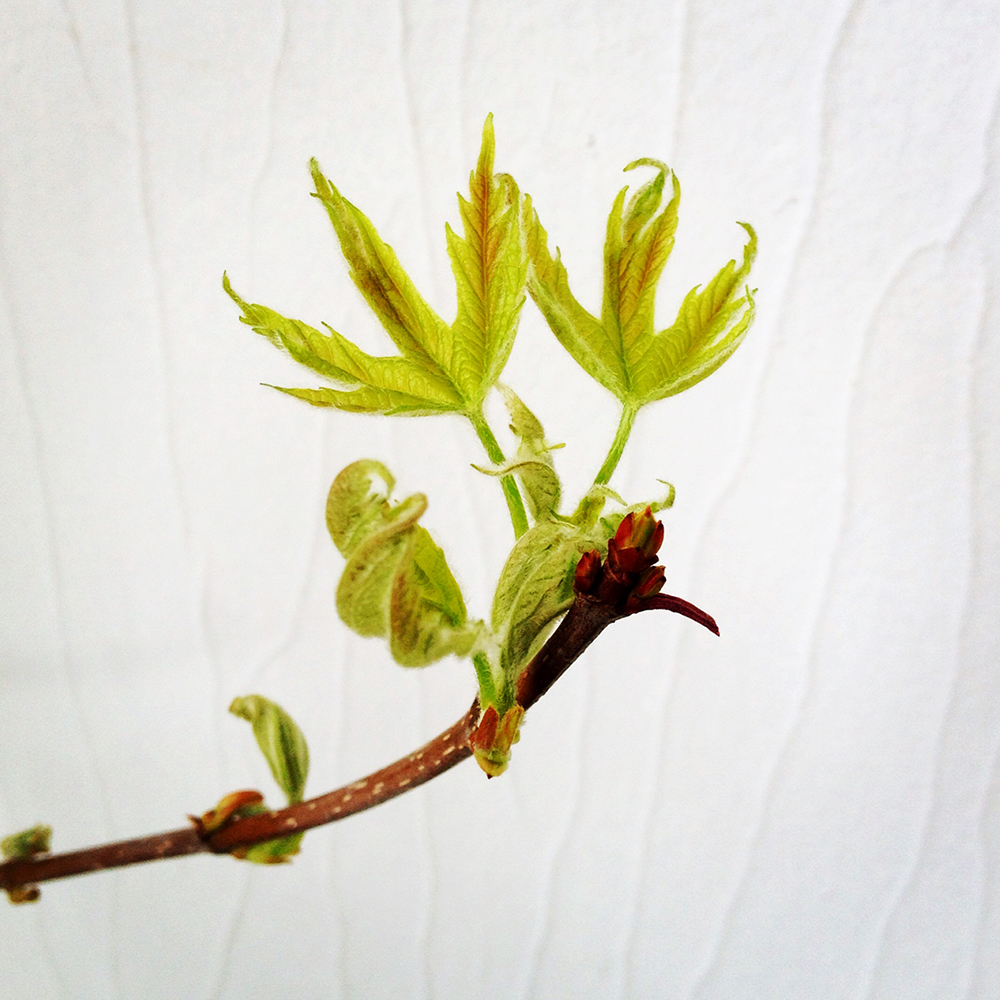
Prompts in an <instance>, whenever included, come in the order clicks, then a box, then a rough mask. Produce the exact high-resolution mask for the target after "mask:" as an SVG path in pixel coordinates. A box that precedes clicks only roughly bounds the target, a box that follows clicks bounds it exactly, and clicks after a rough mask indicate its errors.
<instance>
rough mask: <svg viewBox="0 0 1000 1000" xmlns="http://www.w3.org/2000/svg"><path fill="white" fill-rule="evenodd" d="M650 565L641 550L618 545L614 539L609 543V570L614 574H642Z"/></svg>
mask: <svg viewBox="0 0 1000 1000" xmlns="http://www.w3.org/2000/svg"><path fill="white" fill-rule="evenodd" d="M616 537H617V536H616ZM648 565H649V560H648V559H647V558H646V556H644V555H643V553H642V552H641V551H640V550H639V549H634V548H632V546H630V545H621V544H619V543H616V541H615V539H614V538H612V539H611V540H610V541H609V542H608V568H609V569H610V570H611V572H612V573H614V574H616V575H618V576H623V575H625V574H627V573H641V572H642V571H643V570H644V569H645V568H646V567H647V566H648Z"/></svg>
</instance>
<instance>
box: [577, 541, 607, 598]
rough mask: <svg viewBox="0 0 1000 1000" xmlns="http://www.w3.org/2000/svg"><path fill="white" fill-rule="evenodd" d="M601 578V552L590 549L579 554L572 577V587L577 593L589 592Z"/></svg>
mask: <svg viewBox="0 0 1000 1000" xmlns="http://www.w3.org/2000/svg"><path fill="white" fill-rule="evenodd" d="M600 579H601V553H600V552H598V551H597V549H591V550H590V551H589V552H584V554H583V555H582V556H580V561H579V562H578V563H577V564H576V575H575V577H574V579H573V589H574V590H575V591H576V592H577V593H578V594H590V593H592V592H593V590H594V588H596V587H597V584H598V583H599V582H600Z"/></svg>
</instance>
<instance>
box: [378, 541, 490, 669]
mask: <svg viewBox="0 0 1000 1000" xmlns="http://www.w3.org/2000/svg"><path fill="white" fill-rule="evenodd" d="M389 618H390V649H391V651H392V656H393V659H395V661H396V662H397V663H400V664H402V665H403V666H404V667H424V666H427V664H429V663H433V662H434V661H435V660H439V659H441V657H443V656H447V655H448V654H450V653H454V654H455V655H457V656H465V655H467V654H468V653H469V652H470V650H471V649H472V646H473V644H474V642H475V640H476V637H477V634H478V632H479V627H478V625H476V624H473V625H470V624H468V623H467V621H466V611H465V602H464V601H463V600H462V593H461V591H460V590H459V588H458V584H457V583H456V582H455V578H454V577H453V576H452V575H451V570H450V569H449V568H448V564H447V562H446V561H445V558H444V553H443V552H442V551H441V549H440V548H438V546H437V545H435V544H434V540H433V539H432V538H431V536H430V534H429V533H428V532H427V531H426V529H424V528H417V529H416V531H414V532H413V533H412V535H411V536H410V542H409V549H408V551H407V552H406V554H405V555H404V557H403V559H402V560H401V562H400V566H399V571H398V573H397V575H396V578H395V580H394V582H393V586H392V594H391V600H390V612H389Z"/></svg>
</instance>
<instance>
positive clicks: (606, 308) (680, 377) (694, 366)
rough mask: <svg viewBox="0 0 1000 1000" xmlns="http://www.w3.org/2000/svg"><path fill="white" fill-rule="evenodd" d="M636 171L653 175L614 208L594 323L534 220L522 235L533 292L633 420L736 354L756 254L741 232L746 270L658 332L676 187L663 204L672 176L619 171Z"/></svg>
mask: <svg viewBox="0 0 1000 1000" xmlns="http://www.w3.org/2000/svg"><path fill="white" fill-rule="evenodd" d="M638 166H652V167H654V168H655V169H656V174H655V176H654V177H653V179H652V180H650V181H648V182H647V183H646V184H644V185H643V186H642V187H640V188H639V190H638V191H637V192H636V193H635V194H634V195H633V196H632V197H631V198H630V199H629V201H628V203H627V204H626V202H625V196H626V194H627V192H628V188H627V187H626V188H623V189H622V190H621V191H620V192H619V194H618V197H617V198H616V199H615V202H614V205H613V206H612V208H611V214H610V216H609V217H608V227H607V237H606V240H605V245H604V300H603V306H602V309H601V318H600V320H598V319H597V318H596V317H594V316H592V315H591V314H590V313H588V312H587V311H586V310H585V309H584V308H583V307H582V306H581V305H580V304H579V303H578V302H577V300H576V299H575V298H574V297H573V294H572V292H571V291H570V289H569V282H568V279H567V275H566V269H565V267H564V266H563V264H562V262H561V260H560V259H559V255H558V253H557V254H556V256H555V258H553V257H552V256H551V254H550V253H549V250H548V245H547V235H546V233H545V230H544V229H543V228H542V226H541V223H540V222H539V221H538V216H537V213H532V216H531V223H530V227H529V230H528V233H527V244H528V249H529V254H530V256H531V269H530V272H529V276H528V290H529V292H530V293H531V295H532V297H533V298H534V300H535V302H536V303H537V304H538V306H539V308H540V309H541V311H542V313H543V315H544V316H545V318H546V320H547V321H548V323H549V326H550V327H551V328H552V331H553V333H555V335H556V337H557V338H558V339H559V341H560V342H561V343H562V344H563V346H564V347H565V348H566V349H567V350H568V351H569V353H570V354H571V355H572V356H573V357H574V359H575V360H576V361H577V362H578V363H579V364H580V365H581V366H582V367H583V368H584V370H585V371H587V373H588V374H590V375H591V376H592V377H593V378H594V379H596V380H597V381H598V382H600V383H601V384H602V385H603V386H605V387H606V388H607V389H609V390H611V392H613V393H614V394H615V395H616V396H617V397H618V398H619V399H620V400H621V401H622V403H623V405H624V407H625V409H626V411H631V413H632V416H634V413H635V411H636V410H637V409H638V408H639V407H641V406H643V405H645V404H646V403H649V402H652V401H653V400H656V399H662V398H663V397H664V396H669V395H673V394H675V393H678V392H681V391H683V390H684V389H687V388H689V387H690V386H692V385H694V384H695V383H696V382H699V381H701V379H703V378H705V377H706V376H707V375H710V374H711V373H712V372H713V371H715V369H716V368H718V367H719V365H721V364H722V363H723V362H724V361H725V360H726V359H727V358H728V357H729V356H730V355H731V354H732V353H733V351H735V350H736V348H737V347H738V346H739V344H740V342H741V341H742V339H743V337H744V336H745V335H746V332H747V330H748V328H749V326H750V323H751V322H752V319H753V296H752V293H751V292H750V290H749V289H748V288H746V286H745V282H746V279H747V277H748V276H749V273H750V267H751V265H752V263H753V259H754V256H755V254H756V249H757V238H756V235H755V234H754V231H753V229H752V228H751V227H750V226H749V225H747V224H746V223H741V225H742V226H743V227H744V228H745V229H746V231H747V233H748V234H749V239H748V242H747V244H746V246H745V248H744V251H743V260H742V263H741V264H740V265H739V266H737V265H736V262H735V261H730V262H729V263H728V264H727V265H726V266H725V267H723V269H722V270H721V271H720V272H719V274H718V275H716V277H715V278H714V279H713V280H712V281H711V282H710V283H709V285H708V286H707V287H706V288H705V289H704V290H702V291H699V289H698V288H697V287H696V288H694V289H692V290H691V292H690V293H689V294H688V296H687V297H686V298H685V300H684V303H683V304H682V306H681V310H680V313H679V315H678V317H677V320H676V321H675V323H674V325H673V326H671V327H669V328H667V329H666V330H662V331H660V332H659V333H657V332H655V328H654V320H653V305H654V298H655V294H656V284H657V282H658V281H659V278H660V275H661V273H662V271H663V267H664V265H665V264H666V261H667V258H668V257H669V255H670V251H671V250H672V248H673V244H674V233H675V231H676V228H677V209H678V205H679V203H680V185H679V184H678V182H677V178H676V176H675V175H672V181H673V184H672V187H673V192H672V196H671V198H670V200H669V201H668V202H667V203H666V204H665V205H664V204H663V193H664V187H665V184H666V177H667V174H668V173H669V172H670V171H669V169H668V168H667V167H666V166H665V165H664V164H662V163H660V162H659V161H657V160H649V159H643V160H636V161H635V162H633V163H630V164H629V165H628V166H627V167H626V168H625V169H626V170H631V169H633V168H635V167H638ZM628 427H629V429H630V427H631V420H629V422H628ZM622 445H624V442H622ZM599 481H606V480H599Z"/></svg>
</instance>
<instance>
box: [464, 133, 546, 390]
mask: <svg viewBox="0 0 1000 1000" xmlns="http://www.w3.org/2000/svg"><path fill="white" fill-rule="evenodd" d="M493 155H494V138H493V116H492V115H487V117H486V121H485V123H484V124H483V141H482V147H481V149H480V152H479V161H478V163H477V164H476V169H475V170H474V171H473V172H472V174H471V175H470V178H469V193H470V195H471V198H470V199H469V200H466V199H465V198H463V197H462V196H461V195H459V196H458V204H459V211H460V213H461V216H462V227H463V230H464V233H465V238H464V239H463V238H461V237H459V236H458V235H457V234H456V233H455V232H454V230H453V229H452V228H451V226H446V234H447V238H448V254H449V256H450V257H451V266H452V271H453V272H454V274H455V284H456V286H457V288H458V315H457V317H456V319H455V323H454V325H453V327H452V329H453V331H454V344H455V348H454V374H455V379H456V381H457V382H458V384H459V385H460V386H461V388H462V392H463V393H464V395H465V397H466V398H467V399H468V400H469V401H470V402H471V403H472V404H474V405H481V404H482V401H483V399H484V398H485V395H486V392H487V390H488V389H489V388H490V386H492V385H493V384H494V383H495V382H496V380H497V379H498V378H499V377H500V372H501V371H502V370H503V367H504V365H505V364H506V363H507V358H508V357H509V356H510V351H511V347H513V345H514V336H515V334H516V333H517V324H518V319H519V317H520V313H521V306H522V305H523V304H524V285H525V280H526V277H527V272H528V256H527V252H526V250H525V247H524V245H523V241H522V239H521V223H522V220H521V217H520V216H521V196H520V192H519V191H518V188H517V184H515V183H514V179H513V178H512V177H511V176H510V175H509V174H494V173H493Z"/></svg>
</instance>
